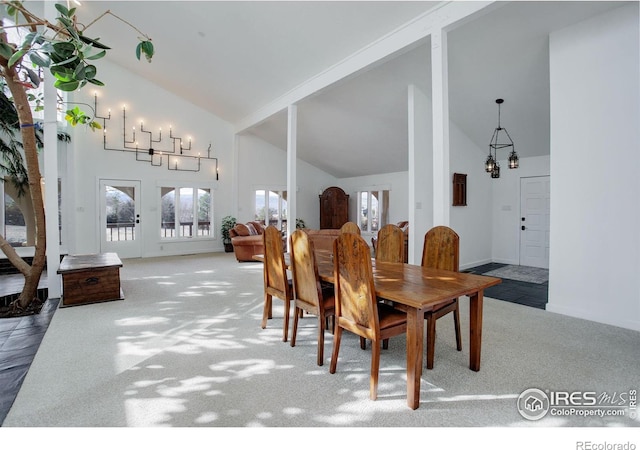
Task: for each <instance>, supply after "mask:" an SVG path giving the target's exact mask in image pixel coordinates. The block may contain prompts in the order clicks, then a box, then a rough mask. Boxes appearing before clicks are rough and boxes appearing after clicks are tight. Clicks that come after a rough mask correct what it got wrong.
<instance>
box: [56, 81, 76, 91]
mask: <svg viewBox="0 0 640 450" xmlns="http://www.w3.org/2000/svg"><path fill="white" fill-rule="evenodd" d="M53 85H54V86H55V87H56V88H57V89H60V90H61V91H65V92H71V91H75V90H76V89H78V86H80V83H79V82H78V81H77V80H73V81H62V80H56V82H55V83H54V84H53Z"/></svg>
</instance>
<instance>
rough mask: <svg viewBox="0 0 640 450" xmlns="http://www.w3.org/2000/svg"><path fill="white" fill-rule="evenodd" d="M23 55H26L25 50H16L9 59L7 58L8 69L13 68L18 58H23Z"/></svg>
mask: <svg viewBox="0 0 640 450" xmlns="http://www.w3.org/2000/svg"><path fill="white" fill-rule="evenodd" d="M25 53H26V50H18V51H17V52H15V53H14V54H13V55H11V58H9V63H8V66H9V67H11V66H13V65H14V64H15V63H16V62H17V61H18V60H19V59H20V58H22V57H23V56H24V54H25Z"/></svg>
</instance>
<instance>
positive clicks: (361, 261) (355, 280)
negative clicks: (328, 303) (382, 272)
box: [329, 233, 407, 400]
mask: <svg viewBox="0 0 640 450" xmlns="http://www.w3.org/2000/svg"><path fill="white" fill-rule="evenodd" d="M333 262H334V269H333V270H334V283H335V292H336V327H335V330H334V334H333V352H332V354H331V366H330V368H329V372H330V373H335V372H336V367H337V363H338V355H339V352H340V341H341V338H342V330H343V329H344V330H347V331H350V332H352V333H354V334H356V335H357V336H360V337H361V338H365V339H369V340H371V341H372V345H371V376H370V379H369V397H370V398H371V399H372V400H375V399H376V398H377V395H378V394H377V392H378V372H379V370H380V344H381V342H382V341H383V340H385V339H389V338H390V337H393V336H397V335H399V334H403V333H406V330H407V317H406V314H405V313H404V312H402V311H398V310H396V309H394V308H393V307H392V306H390V305H387V304H384V303H378V301H377V298H376V289H375V284H374V278H373V269H372V265H371V251H370V249H369V246H368V245H367V243H366V242H365V240H364V239H363V238H362V237H361V236H359V235H356V234H353V233H343V234H341V235H340V236H338V237H337V238H336V240H335V241H334V243H333Z"/></svg>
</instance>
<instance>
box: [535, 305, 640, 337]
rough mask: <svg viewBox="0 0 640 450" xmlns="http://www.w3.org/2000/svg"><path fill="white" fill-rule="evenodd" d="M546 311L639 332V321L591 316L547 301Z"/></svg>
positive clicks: (598, 315)
mask: <svg viewBox="0 0 640 450" xmlns="http://www.w3.org/2000/svg"><path fill="white" fill-rule="evenodd" d="M546 309H547V311H549V312H552V313H556V314H562V315H563V316H569V317H575V318H576V319H583V320H589V321H591V322H597V323H602V324H605V325H611V326H614V327H620V328H626V329H628V330H633V331H640V321H637V320H615V319H611V318H607V317H603V316H602V315H601V314H593V312H590V311H586V310H584V309H577V308H567V307H564V306H558V305H554V304H553V303H552V302H551V299H549V302H548V303H547V308H546Z"/></svg>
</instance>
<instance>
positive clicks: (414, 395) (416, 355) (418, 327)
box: [407, 308, 424, 409]
mask: <svg viewBox="0 0 640 450" xmlns="http://www.w3.org/2000/svg"><path fill="white" fill-rule="evenodd" d="M423 342H424V312H422V311H421V310H418V309H415V308H407V405H409V408H411V409H418V407H419V406H420V377H421V376H422V352H423Z"/></svg>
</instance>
